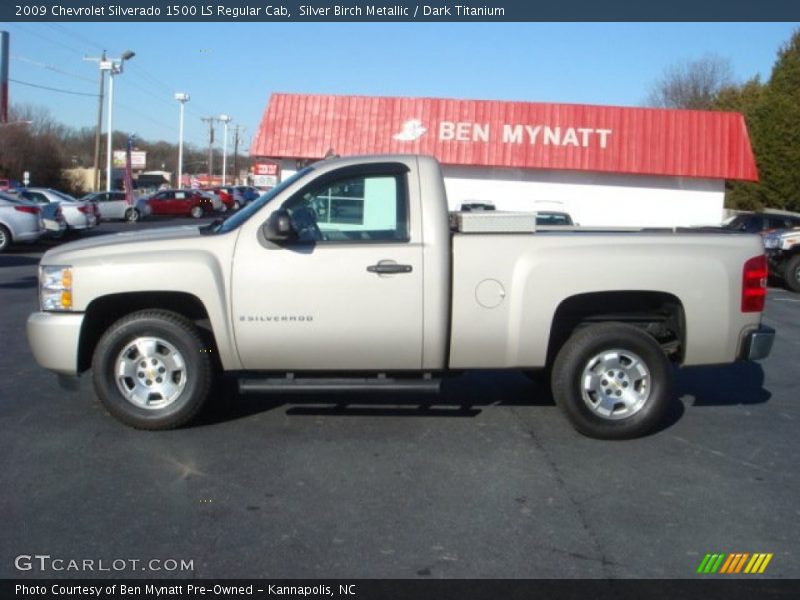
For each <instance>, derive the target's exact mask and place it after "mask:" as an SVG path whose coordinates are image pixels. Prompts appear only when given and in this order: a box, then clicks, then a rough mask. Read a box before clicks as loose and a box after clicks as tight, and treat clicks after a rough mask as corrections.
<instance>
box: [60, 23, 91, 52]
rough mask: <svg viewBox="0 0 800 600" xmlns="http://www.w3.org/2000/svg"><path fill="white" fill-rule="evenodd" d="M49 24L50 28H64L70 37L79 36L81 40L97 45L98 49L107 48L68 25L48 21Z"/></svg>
mask: <svg viewBox="0 0 800 600" xmlns="http://www.w3.org/2000/svg"><path fill="white" fill-rule="evenodd" d="M47 26H48V27H49V28H50V29H56V28H58V29H60V30H62V31H63V32H65V33H66V34H67V35H69V36H70V37H74V38H78V39H79V40H81V41H83V42H86V43H87V44H88V45H90V46H94V47H95V48H97V49H98V50H103V49H105V46H101V45H99V44H98V43H96V42H94V41H92V40H90V39H89V38H87V37H84V36H83V35H81V34H80V33H78V32H76V31H74V30H72V29H69V28H67V27H64V26H63V25H61V24H59V23H47Z"/></svg>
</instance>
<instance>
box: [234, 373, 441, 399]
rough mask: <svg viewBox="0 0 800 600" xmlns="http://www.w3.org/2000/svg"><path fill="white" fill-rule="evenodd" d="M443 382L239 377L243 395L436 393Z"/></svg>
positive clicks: (366, 378)
mask: <svg viewBox="0 0 800 600" xmlns="http://www.w3.org/2000/svg"><path fill="white" fill-rule="evenodd" d="M441 383H442V380H441V379H433V378H432V377H431V376H430V375H426V376H424V377H421V378H414V379H412V378H400V379H395V378H393V377H385V376H381V375H379V376H378V377H352V378H351V377H294V376H293V375H291V374H289V375H288V376H286V377H266V378H263V379H254V378H243V379H240V380H239V393H240V394H270V393H273V394H274V393H280V394H287V393H288V394H292V393H296V394H301V393H307V392H328V393H330V392H333V393H345V392H349V393H355V392H408V393H414V394H420V393H428V394H436V393H438V392H439V387H440V385H441Z"/></svg>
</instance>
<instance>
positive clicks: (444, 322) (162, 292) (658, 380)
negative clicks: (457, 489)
mask: <svg viewBox="0 0 800 600" xmlns="http://www.w3.org/2000/svg"><path fill="white" fill-rule="evenodd" d="M545 229H546V230H537V227H536V219H535V213H529V214H525V213H522V214H520V213H517V214H513V213H512V214H504V213H501V212H492V211H477V212H472V213H467V212H461V213H455V214H454V215H450V214H449V213H448V210H447V198H446V196H445V187H444V183H443V179H442V174H441V170H440V167H439V164H438V163H437V162H436V161H435V160H434V159H433V158H430V157H425V156H413V155H398V156H393V155H392V156H370V157H350V158H334V159H328V160H324V161H322V162H318V163H316V164H314V165H311V166H309V167H307V168H304V169H302V170H300V171H298V172H297V173H296V174H295V175H293V176H291V177H289V178H288V179H287V180H285V181H284V182H282V183H281V184H280V185H279V186H277V187H275V188H274V189H272V190H271V191H269V192H267V193H266V194H264V195H262V196H261V197H260V198H258V199H257V200H255V201H254V202H252V203H250V204H248V205H247V206H246V207H245V208H243V209H242V210H240V211H239V212H237V213H236V214H234V215H232V216H230V217H229V218H228V219H226V220H225V221H220V220H218V221H215V222H213V223H211V224H209V225H204V226H185V227H177V228H169V229H155V230H149V231H137V232H131V233H122V234H116V235H111V236H98V237H94V238H92V239H87V240H82V241H77V242H73V243H69V244H66V245H63V246H61V247H58V248H54V249H52V250H49V251H48V252H47V253H46V254H45V255H44V256H43V258H42V261H41V265H40V267H39V269H40V278H39V297H40V311H39V312H36V313H34V314H32V315H31V316H30V318H29V320H28V323H27V333H28V339H29V342H30V345H31V347H32V349H33V354H34V356H35V357H36V360H37V361H38V363H39V364H40V365H41V366H43V367H45V368H47V369H50V370H52V371H54V372H55V373H57V374H59V375H61V376H62V377H67V378H69V377H73V376H76V375H79V374H80V373H83V372H85V371H88V370H89V369H91V370H92V371H93V381H94V388H95V391H96V393H97V396H98V397H99V399H100V401H101V402H102V403H103V404H104V406H105V407H106V408H107V410H108V411H109V412H110V413H111V414H113V415H114V416H116V417H117V418H118V419H120V420H121V421H123V422H125V423H127V424H129V425H131V426H133V427H137V428H143V429H166V428H172V427H177V426H181V425H183V424H185V423H187V422H188V421H189V420H190V419H192V418H193V417H194V416H195V415H196V414H197V413H198V411H199V410H200V409H201V407H202V406H203V405H204V403H205V402H206V400H207V399H208V397H209V395H210V394H211V390H212V382H213V380H214V378H215V377H217V376H218V375H219V374H220V373H227V374H229V375H234V376H236V377H237V379H238V385H239V392H240V393H268V392H273V393H279V394H288V393H292V392H308V391H338V392H345V393H353V392H356V391H373V392H374V391H387V392H393V393H394V392H402V391H409V392H415V393H421V392H435V391H436V390H438V388H439V385H440V383H441V380H442V379H443V378H444V377H446V376H449V375H457V374H459V373H462V372H464V371H466V370H469V369H522V370H525V371H533V372H536V371H537V370H538V372H539V373H540V374H541V373H547V374H549V376H550V384H551V386H552V391H553V395H554V398H555V401H556V403H557V404H558V405H559V406H560V407H561V408H562V409H563V411H564V412H565V414H566V416H567V417H568V419H569V420H570V421H571V423H572V425H573V426H574V427H575V428H576V429H577V430H578V431H580V432H582V433H583V434H585V435H588V436H592V437H597V438H606V439H617V438H630V437H634V436H640V435H643V434H645V433H647V432H650V431H652V430H653V429H654V428H655V427H657V426H658V425H659V423H660V422H661V421H662V419H663V417H664V415H665V412H666V411H667V409H668V406H669V404H670V402H671V401H672V391H671V378H672V364H676V365H685V366H690V365H703V364H719V363H728V362H732V361H736V360H739V359H742V360H747V359H751V360H752V359H759V358H763V357H765V356H767V355H768V354H769V352H770V349H771V346H772V342H773V339H774V335H775V332H774V330H772V329H770V328H769V327H766V326H763V325H761V323H760V321H761V311H762V310H763V307H764V300H765V295H766V278H767V264H766V259H765V256H764V250H763V247H762V244H761V240H760V238H759V237H758V236H757V235H751V234H742V233H730V232H729V233H723V232H719V233H688V232H686V233H683V232H677V231H673V230H667V231H661V230H659V231H646V230H643V231H627V230H616V231H615V230H602V231H598V230H588V231H583V230H580V229H579V228H569V227H555V228H545Z"/></svg>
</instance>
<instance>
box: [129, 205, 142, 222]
mask: <svg viewBox="0 0 800 600" xmlns="http://www.w3.org/2000/svg"><path fill="white" fill-rule="evenodd" d="M139 219H141V215H140V214H139V210H138V209H136V208H129V209H128V210H126V211H125V220H126V221H130V222H131V223H135V222H136V221H138V220H139Z"/></svg>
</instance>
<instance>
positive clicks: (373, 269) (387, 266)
mask: <svg viewBox="0 0 800 600" xmlns="http://www.w3.org/2000/svg"><path fill="white" fill-rule="evenodd" d="M367 271H369V272H370V273H378V274H386V273H411V271H413V268H412V267H411V265H398V264H397V263H384V262H380V263H378V264H377V265H370V266H368V267H367Z"/></svg>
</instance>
